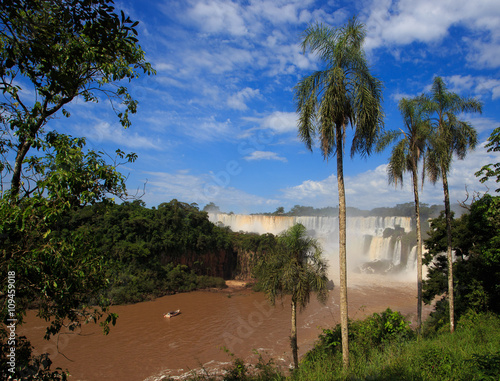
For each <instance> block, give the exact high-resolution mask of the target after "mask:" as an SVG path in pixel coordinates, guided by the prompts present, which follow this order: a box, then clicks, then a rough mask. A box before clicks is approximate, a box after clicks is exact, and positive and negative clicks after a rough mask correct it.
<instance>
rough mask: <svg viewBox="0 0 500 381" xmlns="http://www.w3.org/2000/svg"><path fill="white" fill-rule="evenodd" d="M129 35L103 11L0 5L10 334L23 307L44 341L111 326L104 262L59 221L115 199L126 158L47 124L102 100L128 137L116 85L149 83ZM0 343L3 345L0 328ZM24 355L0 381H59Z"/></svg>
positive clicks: (75, 3)
mask: <svg viewBox="0 0 500 381" xmlns="http://www.w3.org/2000/svg"><path fill="white" fill-rule="evenodd" d="M137 24H138V23H137V22H134V21H132V20H131V19H130V18H129V17H126V16H125V14H124V13H123V12H118V13H117V12H116V10H115V8H114V6H113V2H112V1H110V0H91V1H86V0H50V1H49V0H30V1H27V0H19V1H18V0H16V1H13V0H6V1H2V3H1V5H0V89H1V91H2V96H1V97H0V155H1V157H0V159H1V160H0V162H1V164H0V171H1V179H0V182H1V191H2V193H1V195H0V221H1V222H0V236H1V237H2V239H1V240H0V255H1V257H0V268H1V273H2V285H1V287H2V290H1V291H2V292H1V294H0V295H1V296H0V301H1V303H2V308H1V311H0V318H1V320H2V321H6V320H5V319H6V318H7V316H9V317H11V318H14V317H15V319H16V323H17V324H21V323H22V321H23V316H24V314H25V312H26V310H27V308H29V307H30V308H33V307H36V309H37V312H38V315H39V316H40V317H42V318H44V319H45V320H47V322H48V323H47V324H48V328H47V335H46V336H47V337H49V336H50V335H53V334H55V333H57V332H58V331H59V330H60V329H61V327H62V326H63V325H68V326H69V328H70V329H75V328H76V327H77V326H79V325H80V324H82V323H84V322H88V321H98V320H99V318H100V317H101V316H103V314H107V318H106V319H105V320H104V321H103V322H102V323H103V325H104V328H105V332H107V330H108V329H109V327H108V323H114V321H115V320H116V315H114V314H110V313H108V312H109V311H108V310H107V307H108V301H107V300H106V298H105V297H104V294H103V293H102V291H103V290H105V289H106V288H107V287H108V284H109V280H108V278H107V277H106V266H107V263H108V259H107V258H106V256H105V255H103V254H102V253H100V252H99V251H98V250H97V248H96V245H95V241H94V239H93V238H94V237H92V236H91V235H90V234H89V232H88V231H87V230H85V229H79V230H68V229H66V225H65V224H64V222H65V221H67V217H68V216H69V215H70V214H71V213H73V212H74V211H75V210H78V209H79V208H82V207H83V206H85V205H92V204H97V203H100V202H105V203H110V202H111V199H110V195H116V196H118V197H122V196H124V195H125V194H126V187H125V178H124V176H123V175H121V174H120V173H119V171H118V169H117V167H118V166H119V165H120V162H132V161H134V160H135V158H136V156H135V155H134V154H125V153H124V152H122V151H121V150H117V151H116V157H115V159H113V158H112V157H110V156H108V155H107V154H105V153H104V152H99V151H94V150H87V149H86V147H85V143H86V141H85V139H84V138H78V137H72V136H69V135H67V134H64V132H63V131H59V130H56V128H54V127H53V126H52V125H51V124H50V122H51V121H52V120H53V119H54V118H56V117H59V116H65V117H69V116H70V114H69V111H68V108H67V106H68V105H69V104H70V103H71V102H72V101H74V100H76V99H78V100H80V101H83V102H94V103H96V102H98V101H102V100H106V101H109V103H110V104H111V107H112V109H113V110H114V112H115V113H116V115H117V117H118V119H119V120H120V122H121V124H122V125H123V126H124V127H128V126H130V123H131V122H130V119H129V115H130V114H131V113H135V112H136V110H137V101H136V100H134V99H133V98H132V97H131V96H130V94H129V92H128V90H127V87H126V86H124V85H123V84H122V83H121V81H122V80H129V81H130V80H132V79H134V78H137V77H138V76H139V74H141V73H143V74H152V73H154V70H153V68H152V66H151V65H150V64H149V63H148V62H147V61H146V60H145V53H144V51H143V50H142V48H141V47H140V46H139V44H138V39H137V31H136V30H135V27H136V26H137ZM30 151H32V155H31V156H30V155H29V153H30ZM109 159H111V160H112V161H113V160H114V161H113V162H112V163H108V160H109ZM9 177H10V181H9V180H8V178H9ZM4 182H5V183H6V184H5V185H4ZM7 274H15V291H16V309H15V316H12V315H11V314H10V313H11V312H12V311H10V312H9V310H8V308H7V302H8V300H7V298H6V295H7V293H6V292H7V279H6V276H7ZM0 336H1V338H2V341H3V340H4V339H5V338H6V337H7V331H6V329H5V327H4V326H2V328H0ZM17 339H18V338H17V337H16V340H17ZM22 343H23V341H22V340H21V341H20V342H19V343H18V344H19V345H20V347H22V346H23V345H24V344H22ZM21 344H22V345H21ZM25 347H26V348H27V349H26V352H23V353H24V354H25V355H26V356H25V357H24V358H21V357H20V358H18V360H19V361H16V368H15V372H14V373H5V374H4V375H6V376H12V377H14V378H17V377H16V376H17V375H21V374H22V375H23V377H25V376H26V375H28V376H34V375H35V374H37V377H39V378H41V377H42V373H43V374H46V375H47V377H48V378H47V379H49V378H50V379H56V378H58V377H64V376H63V375H61V374H59V375H57V374H55V373H54V374H53V373H52V372H51V371H50V369H49V368H50V359H49V361H41V360H40V358H39V359H35V358H30V356H31V350H30V349H29V344H26V346H25ZM2 352H3V351H2ZM3 360H4V358H2V361H3ZM2 364H3V363H2ZM37 364H38V365H37ZM37 367H42V368H43V369H42V373H39V369H35V368H37ZM5 369H6V367H3V366H2V372H3V371H5V372H6V370H5ZM6 378H7V377H6Z"/></svg>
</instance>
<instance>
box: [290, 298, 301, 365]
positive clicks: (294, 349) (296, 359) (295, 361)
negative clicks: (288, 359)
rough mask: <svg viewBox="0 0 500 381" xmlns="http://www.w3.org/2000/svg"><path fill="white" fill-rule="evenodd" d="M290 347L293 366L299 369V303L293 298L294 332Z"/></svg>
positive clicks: (291, 336)
mask: <svg viewBox="0 0 500 381" xmlns="http://www.w3.org/2000/svg"><path fill="white" fill-rule="evenodd" d="M290 346H291V347H292V355H293V366H294V368H295V369H298V367H299V353H298V352H299V348H298V345H297V301H296V300H294V298H292V332H291V335H290Z"/></svg>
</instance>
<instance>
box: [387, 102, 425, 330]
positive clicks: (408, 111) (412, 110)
mask: <svg viewBox="0 0 500 381" xmlns="http://www.w3.org/2000/svg"><path fill="white" fill-rule="evenodd" d="M399 110H400V111H401V115H402V117H403V123H404V130H403V129H401V130H400V131H392V132H387V133H386V134H385V135H384V136H383V138H382V139H381V140H380V141H379V144H378V147H377V148H378V149H379V150H382V149H383V148H384V147H386V146H387V145H388V144H389V143H390V142H392V141H394V140H397V139H399V141H398V142H397V143H396V145H395V146H394V147H393V149H392V153H391V156H390V158H389V165H388V167H387V172H388V175H389V183H394V184H396V185H397V184H398V183H400V184H401V186H402V185H403V176H404V174H405V173H407V172H409V173H410V174H411V176H412V183H413V196H414V199H415V204H414V207H415V218H416V221H417V223H416V225H417V229H416V230H417V293H418V295H417V299H418V300H417V330H419V331H420V327H421V325H422V228H421V223H420V202H419V195H418V162H419V161H421V160H422V159H423V157H424V154H425V151H426V148H427V143H428V138H429V134H430V126H429V123H427V121H426V119H425V112H424V111H425V110H424V108H423V107H422V102H421V100H420V99H419V98H411V99H407V98H403V99H401V100H400V102H399Z"/></svg>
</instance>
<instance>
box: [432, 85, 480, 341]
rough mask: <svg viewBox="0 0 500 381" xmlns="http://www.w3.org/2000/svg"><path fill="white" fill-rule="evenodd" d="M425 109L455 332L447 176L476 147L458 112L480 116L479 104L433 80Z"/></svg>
mask: <svg viewBox="0 0 500 381" xmlns="http://www.w3.org/2000/svg"><path fill="white" fill-rule="evenodd" d="M424 102H425V107H426V108H427V111H428V112H429V113H430V114H431V115H430V117H431V119H430V120H431V122H432V124H433V127H434V131H433V135H432V149H431V150H429V151H428V154H427V158H426V163H427V170H428V174H429V178H430V180H431V182H433V183H436V181H437V180H438V179H439V178H441V179H442V180H443V191H444V210H445V216H446V231H447V246H448V247H447V258H448V302H449V310H450V332H452V333H453V332H454V330H455V312H454V310H455V309H454V296H453V294H454V288H453V257H452V247H451V246H452V242H451V241H452V239H451V218H452V216H451V211H450V194H449V189H448V173H449V171H450V167H451V163H452V161H453V155H454V154H456V155H457V156H458V158H459V159H463V158H464V157H465V156H466V154H467V151H468V150H469V149H473V148H474V147H475V146H476V144H477V132H476V130H475V129H474V127H472V126H471V125H470V123H468V122H465V121H462V120H460V119H459V118H458V117H457V114H458V113H461V112H479V113H480V112H481V111H482V104H481V102H480V101H478V100H476V99H474V98H462V97H460V96H459V95H457V94H456V93H453V92H450V91H448V90H447V88H446V85H445V83H444V81H443V79H442V78H441V77H436V78H434V82H433V84H432V89H431V94H430V96H426V97H425V98H424Z"/></svg>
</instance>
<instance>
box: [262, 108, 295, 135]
mask: <svg viewBox="0 0 500 381" xmlns="http://www.w3.org/2000/svg"><path fill="white" fill-rule="evenodd" d="M260 125H261V127H263V128H269V129H271V130H273V131H274V132H276V133H278V134H283V133H287V132H295V131H297V113H295V112H283V111H274V112H273V113H271V114H269V115H267V116H266V117H264V118H262V119H261V120H260Z"/></svg>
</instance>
